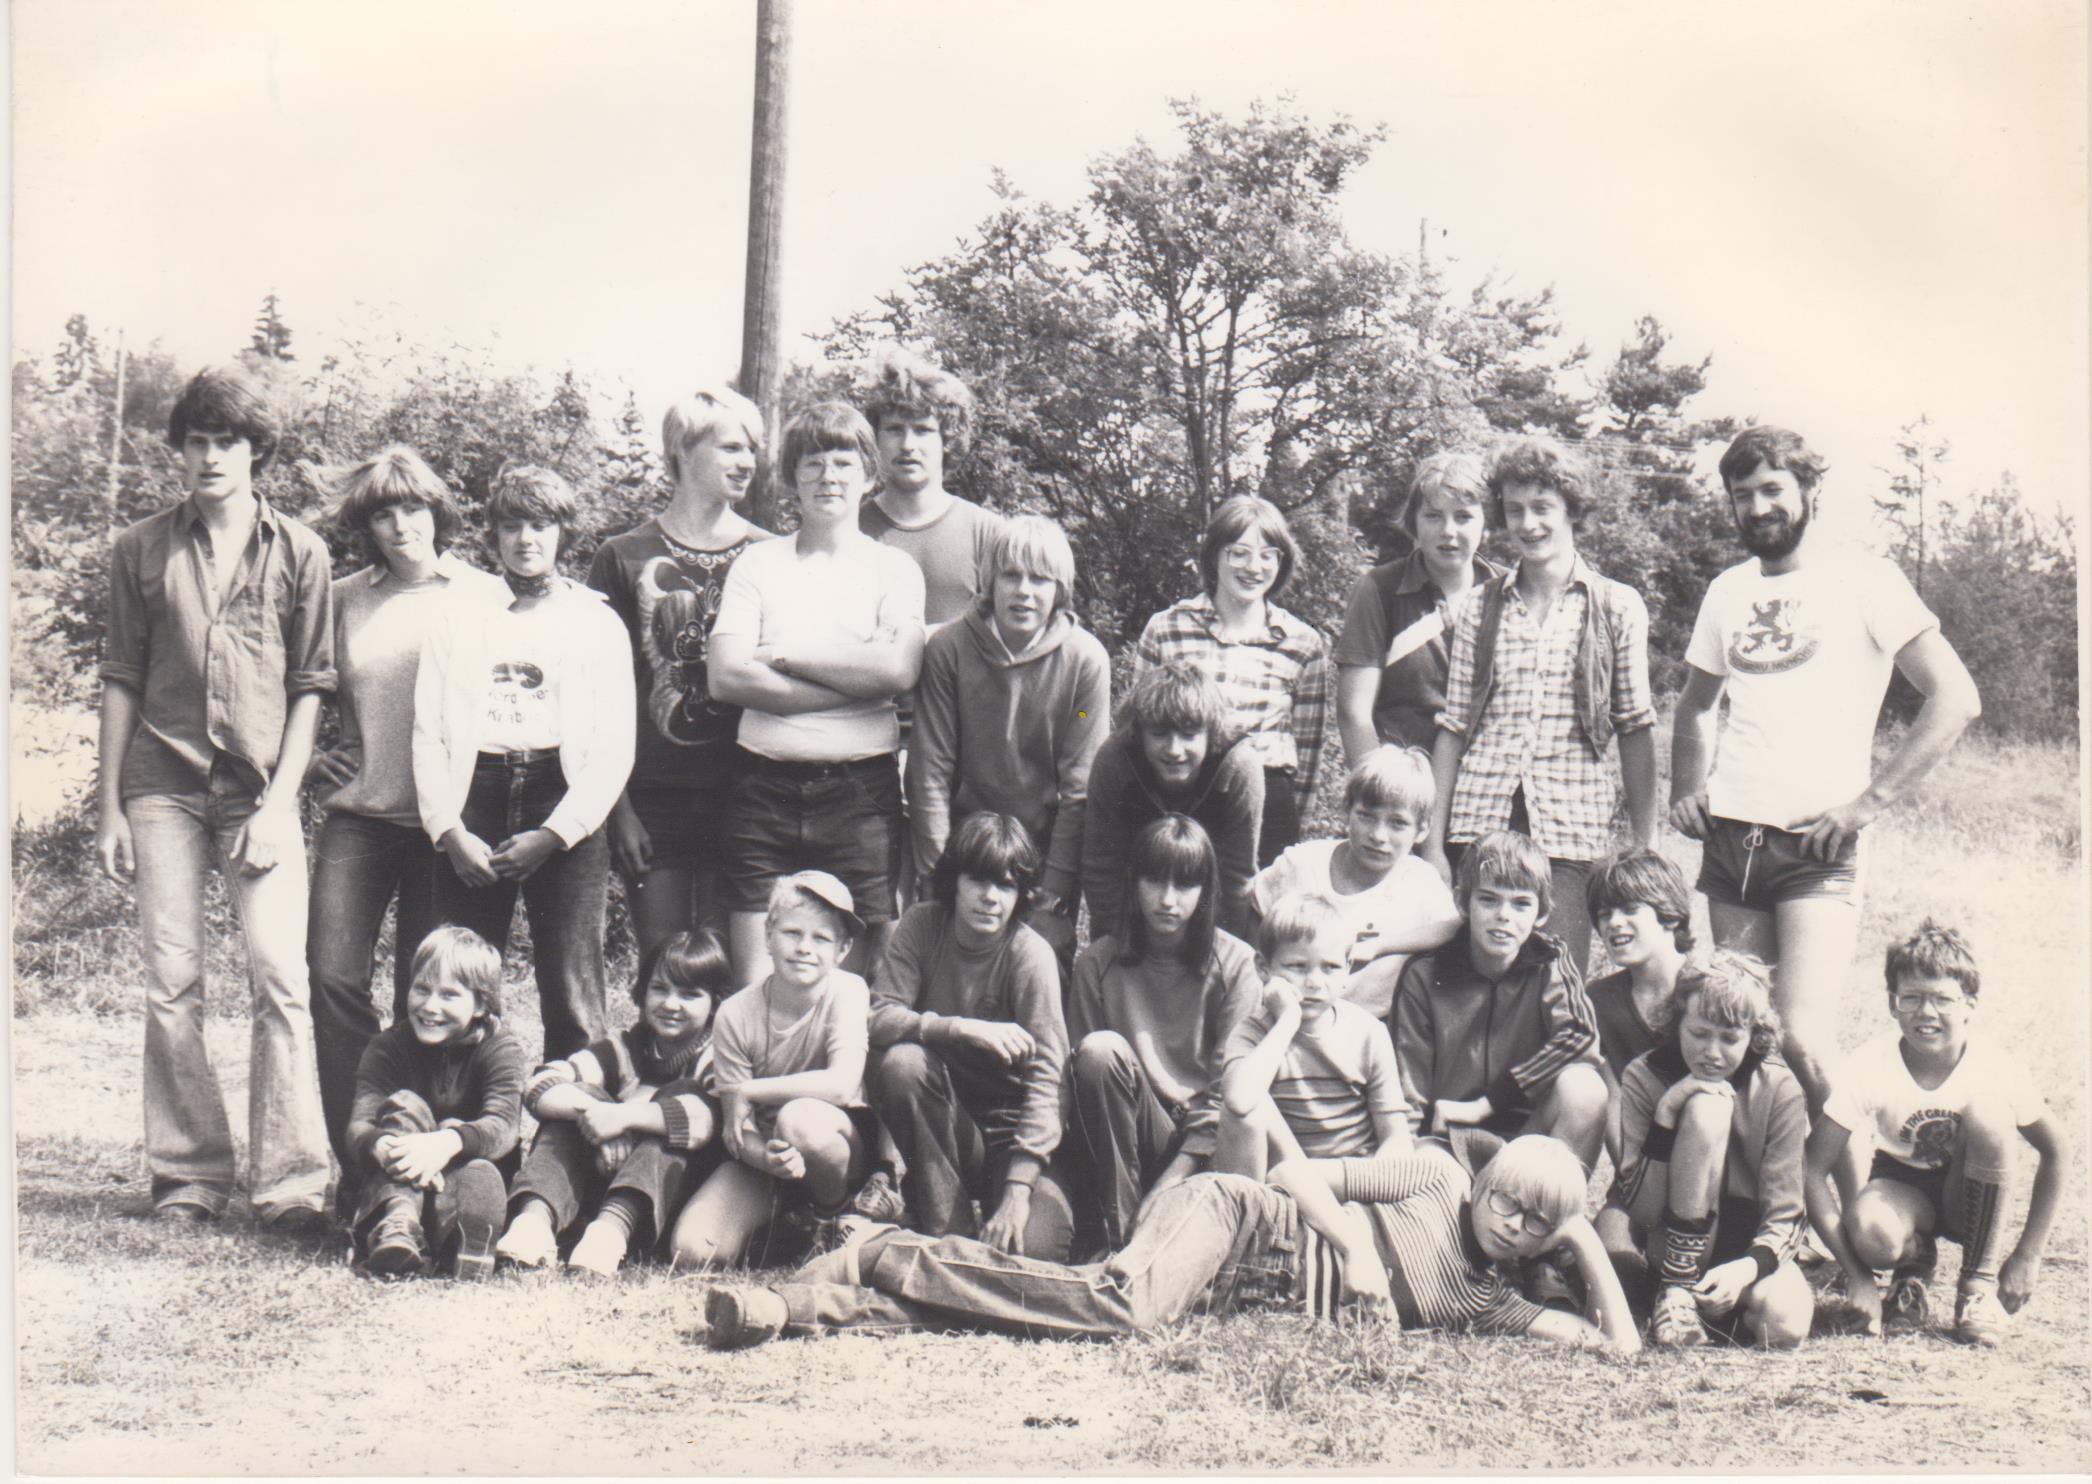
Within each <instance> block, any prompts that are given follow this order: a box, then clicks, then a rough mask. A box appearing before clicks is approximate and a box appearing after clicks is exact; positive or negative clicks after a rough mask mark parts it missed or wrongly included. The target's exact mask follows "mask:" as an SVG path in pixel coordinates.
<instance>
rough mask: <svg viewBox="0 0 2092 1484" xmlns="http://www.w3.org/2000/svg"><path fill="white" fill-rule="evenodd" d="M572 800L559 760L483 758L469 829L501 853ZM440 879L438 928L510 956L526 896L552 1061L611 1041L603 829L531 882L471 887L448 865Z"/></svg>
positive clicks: (476, 771) (470, 800)
mask: <svg viewBox="0 0 2092 1484" xmlns="http://www.w3.org/2000/svg"><path fill="white" fill-rule="evenodd" d="M566 792H567V781H566V776H565V775H564V774H563V773H561V772H560V769H559V757H558V755H557V754H556V753H554V754H551V755H537V756H534V757H532V758H531V759H530V760H529V761H527V762H524V761H515V762H512V761H510V760H508V759H507V758H504V757H503V756H501V755H500V754H497V753H491V752H486V753H481V754H480V758H479V762H478V763H477V764H476V765H475V766H474V768H473V770H472V788H471V790H470V792H468V793H467V794H466V795H465V808H464V824H465V828H466V829H467V830H469V831H471V832H472V833H473V834H475V835H477V836H479V838H480V839H482V840H484V841H486V843H487V846H488V848H489V849H492V848H493V847H495V846H497V845H499V844H501V842H502V841H504V840H506V839H508V838H509V837H510V836H512V835H518V834H521V833H522V832H523V831H525V830H531V829H536V828H537V827H538V826H539V825H542V824H543V823H544V822H545V820H546V818H547V817H548V816H550V815H551V813H552V811H553V809H554V808H555V807H557V806H558V804H559V801H560V800H561V799H563V798H565V797H566ZM433 874H434V876H435V878H436V890H435V899H436V920H437V921H438V922H452V923H456V924H457V925H458V926H460V927H468V928H471V929H472V930H473V931H474V932H476V933H478V934H479V935H480V936H481V937H482V938H485V939H486V940H487V941H488V942H489V943H492V944H493V945H494V946H495V948H497V949H501V950H504V951H505V950H506V949H507V947H508V931H509V924H510V923H511V922H512V921H513V920H514V918H515V915H516V896H517V893H518V892H519V891H520V892H521V894H522V897H523V908H524V911H525V912H526V913H527V914H528V915H529V917H530V941H531V945H532V949H533V951H534V953H535V955H536V959H537V988H538V1009H539V1012H540V1013H541V1014H542V1015H543V1017H544V1023H545V1055H546V1057H547V1058H551V1057H558V1056H572V1055H573V1054H574V1053H575V1052H577V1051H579V1050H581V1048H582V1047H584V1046H586V1045H588V1043H589V1042H591V1041H594V1040H597V1039H599V1038H600V1037H601V1036H602V1035H603V1033H604V1027H605V1026H606V1025H607V1024H608V1023H609V1022H608V1016H607V1012H606V1010H605V1008H604V1003H603V932H604V916H605V911H606V906H607V902H608V883H609V879H610V845H609V843H608V841H607V840H606V839H605V838H604V835H603V832H602V831H601V830H597V831H596V832H595V833H594V834H592V835H590V836H589V837H588V838H587V839H585V840H583V841H581V842H580V843H579V844H577V845H576V846H575V847H574V848H573V849H572V850H559V851H554V852H553V854H552V856H551V858H550V859H548V860H547V861H546V862H545V863H544V864H543V865H542V866H540V867H538V869H537V872H536V874H534V875H533V876H531V877H530V879H528V880H527V881H522V882H516V881H497V882H495V883H494V884H493V885H492V886H481V887H472V886H467V885H466V884H465V883H464V882H463V881H461V880H460V879H459V878H458V873H457V870H456V868H455V867H453V866H452V865H451V864H450V863H449V862H448V861H445V862H443V863H442V864H441V865H439V866H438V867H437V868H436V870H435V871H434V873H433Z"/></svg>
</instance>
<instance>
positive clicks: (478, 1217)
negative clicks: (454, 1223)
mask: <svg viewBox="0 0 2092 1484" xmlns="http://www.w3.org/2000/svg"><path fill="white" fill-rule="evenodd" d="M457 1181H458V1188H457V1192H456V1194H457V1202H458V1252H457V1256H456V1257H455V1258H453V1259H452V1260H451V1265H450V1275H451V1277H453V1278H456V1279H459V1280H460V1281H462V1282H466V1283H477V1282H481V1281H483V1280H485V1279H487V1278H491V1277H492V1276H493V1275H494V1243H495V1242H496V1241H497V1240H498V1239H499V1238H500V1236H501V1218H502V1217H503V1216H504V1215H506V1214H507V1211H506V1207H507V1205H508V1199H507V1197H508V1189H507V1187H506V1186H505V1185H504V1184H503V1182H502V1179H501V1176H500V1174H499V1173H497V1172H496V1171H495V1169H494V1168H493V1167H492V1166H491V1165H486V1164H479V1163H474V1164H470V1165H467V1166H466V1167H465V1168H464V1169H463V1170H462V1171H460V1172H459V1174H458V1176H457Z"/></svg>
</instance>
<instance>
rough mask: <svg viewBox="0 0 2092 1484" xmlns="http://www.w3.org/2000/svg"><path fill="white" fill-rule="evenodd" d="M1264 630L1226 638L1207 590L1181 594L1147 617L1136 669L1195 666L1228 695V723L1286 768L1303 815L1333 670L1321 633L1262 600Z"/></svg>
mask: <svg viewBox="0 0 2092 1484" xmlns="http://www.w3.org/2000/svg"><path fill="white" fill-rule="evenodd" d="M1264 612H1265V617H1266V622H1267V626H1266V629H1265V632H1263V633H1262V634H1259V635H1257V636H1256V637H1255V638H1253V639H1232V638H1229V637H1227V636H1226V635H1224V634H1222V633H1221V632H1220V610H1219V608H1218V607H1216V606H1215V604H1214V602H1213V598H1212V595H1211V594H1209V593H1200V594H1199V595H1198V596H1196V597H1191V598H1186V599H1185V600H1184V601H1183V602H1181V603H1173V604H1171V605H1170V606H1169V607H1167V608H1165V609H1163V610H1162V612H1160V613H1158V614H1156V615H1155V616H1154V617H1153V618H1150V619H1149V620H1148V624H1147V627H1146V628H1145V629H1143V630H1142V631H1141V636H1140V642H1139V644H1138V645H1136V646H1135V648H1134V658H1135V661H1136V671H1135V673H1136V675H1138V673H1139V672H1141V671H1145V670H1147V669H1150V668H1152V667H1153V666H1156V665H1167V664H1171V663H1176V662H1182V663H1187V664H1193V665H1196V666H1198V668H1199V669H1201V670H1203V671H1204V672H1205V673H1206V674H1207V675H1209V676H1211V677H1212V678H1213V682H1214V684H1216V685H1218V686H1219V687H1220V693H1221V695H1222V696H1223V697H1225V698H1226V700H1227V706H1228V721H1229V725H1230V726H1232V727H1233V728H1234V729H1235V730H1236V731H1238V732H1240V733H1241V734H1242V738H1243V742H1244V744H1245V745H1246V746H1248V747H1249V749H1250V750H1251V751H1252V752H1253V753H1255V754H1256V757H1257V761H1258V762H1260V763H1261V764H1262V765H1263V766H1265V767H1267V768H1281V769H1289V770H1291V772H1292V774H1293V792H1294V793H1295V794H1296V795H1297V796H1298V802H1299V806H1300V813H1301V815H1302V817H1305V816H1306V815H1307V813H1308V810H1309V809H1310V808H1311V807H1312V806H1313V804H1314V801H1315V791H1316V790H1317V789H1318V788H1319V787H1320V786H1321V782H1322V760H1323V758H1324V757H1325V756H1327V755H1328V752H1329V723H1330V720H1331V711H1332V709H1333V708H1332V702H1333V701H1334V700H1335V699H1336V671H1335V670H1334V669H1333V668H1331V666H1330V663H1329V641H1328V640H1327V639H1325V638H1323V637H1322V631H1321V630H1319V629H1316V628H1312V627H1310V626H1309V625H1308V624H1306V623H1303V622H1302V621H1301V620H1300V619H1297V618H1295V617H1294V616H1293V615H1292V614H1290V613H1288V612H1286V610H1285V609H1283V608H1281V607H1279V606H1278V605H1277V604H1276V603H1266V604H1265V605H1264Z"/></svg>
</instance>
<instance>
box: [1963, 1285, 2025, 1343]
mask: <svg viewBox="0 0 2092 1484" xmlns="http://www.w3.org/2000/svg"><path fill="white" fill-rule="evenodd" d="M2011 1324H2012V1316H2011V1315H2009V1314H2007V1313H2006V1312H2005V1306H2004V1305H2003V1304H2001V1303H1999V1302H1998V1291H1997V1290H1996V1289H1995V1288H1991V1287H1987V1286H1986V1287H1983V1288H1964V1289H1962V1290H1961V1294H1960V1296H1959V1297H1958V1298H1956V1299H1955V1301H1954V1338H1955V1339H1957V1340H1959V1341H1961V1343H1962V1344H1964V1345H1980V1346H1982V1347H1983V1348H1984V1349H1986V1350H1987V1349H1989V1348H1991V1347H1992V1346H1994V1345H1996V1344H1997V1343H1998V1342H1999V1341H2001V1340H2003V1339H2004V1338H2005V1331H2006V1330H2007V1329H2008V1328H2010V1327H2011Z"/></svg>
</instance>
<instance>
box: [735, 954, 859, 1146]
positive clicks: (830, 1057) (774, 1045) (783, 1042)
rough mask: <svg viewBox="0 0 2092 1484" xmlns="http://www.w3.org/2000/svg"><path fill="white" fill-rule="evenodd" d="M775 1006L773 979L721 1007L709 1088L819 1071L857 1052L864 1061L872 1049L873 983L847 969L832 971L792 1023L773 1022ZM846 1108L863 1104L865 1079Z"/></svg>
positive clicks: (738, 994) (762, 981) (848, 1101)
mask: <svg viewBox="0 0 2092 1484" xmlns="http://www.w3.org/2000/svg"><path fill="white" fill-rule="evenodd" d="M771 1004H772V1000H771V994H770V990H769V981H768V979H762V980H759V981H757V982H756V983H754V984H751V985H749V986H748V988H746V989H743V990H740V991H737V992H736V993H735V994H733V995H731V996H729V997H728V999H727V1002H726V1003H725V1004H723V1005H721V1006H720V1007H719V1013H718V1015H716V1016H714V1017H713V1021H712V1078H713V1082H712V1088H711V1089H710V1090H712V1091H714V1092H725V1091H726V1090H727V1089H728V1088H730V1087H738V1086H740V1085H741V1084H742V1083H743V1082H749V1081H753V1080H754V1079H755V1078H758V1077H789V1076H791V1075H792V1074H793V1073H794V1072H813V1071H820V1070H822V1069H824V1068H827V1067H832V1066H834V1065H835V1064H836V1062H837V1061H838V1060H840V1059H842V1058H843V1057H845V1056H847V1055H848V1054H849V1053H850V1052H851V1051H853V1050H854V1051H855V1052H856V1054H857V1056H858V1058H859V1060H860V1065H861V1064H862V1058H863V1057H864V1056H865V1055H866V1054H867V1053H868V1052H869V1050H870V1046H871V1042H870V1037H869V1025H870V1017H871V1008H872V991H871V986H869V985H867V984H866V983H865V982H864V980H862V979H860V978H859V977H858V976H857V975H855V974H853V973H851V972H850V971H849V970H848V969H836V970H834V971H833V972H831V973H830V974H829V976H828V979H827V981H826V982H825V983H824V984H823V985H822V986H821V989H820V991H819V992H818V993H817V994H816V995H815V996H814V1002H813V1004H811V1005H810V1006H808V1007H807V1009H806V1010H805V1012H804V1013H803V1014H801V1015H799V1016H798V1017H796V1018H795V1019H794V1020H793V1021H792V1023H791V1024H790V1025H788V1026H777V1025H773V1024H772V1017H771V1013H770V1011H771ZM843 1106H845V1107H850V1108H861V1107H863V1106H864V1083H863V1079H862V1078H860V1079H859V1081H858V1085H857V1086H856V1087H855V1088H854V1089H852V1090H851V1092H850V1095H849V1098H848V1099H847V1101H846V1102H845V1103H844V1105H843ZM770 1111H771V1112H773V1113H774V1112H775V1111H776V1110H775V1109H772V1110H770Z"/></svg>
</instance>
